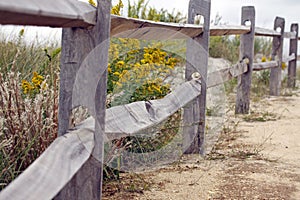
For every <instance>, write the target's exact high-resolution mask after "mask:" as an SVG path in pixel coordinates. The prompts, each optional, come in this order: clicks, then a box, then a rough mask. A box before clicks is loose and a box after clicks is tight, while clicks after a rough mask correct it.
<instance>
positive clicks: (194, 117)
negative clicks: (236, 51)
mask: <svg viewBox="0 0 300 200" xmlns="http://www.w3.org/2000/svg"><path fill="white" fill-rule="evenodd" d="M210 8H211V1H210V0H191V1H190V2H189V12H188V23H189V24H194V21H195V17H196V16H197V15H201V16H202V17H203V18H204V24H203V33H202V34H201V35H199V36H198V37H195V38H193V39H189V40H188V41H187V51H186V58H187V63H186V71H185V79H186V80H187V81H188V80H190V79H191V75H192V74H193V73H195V72H197V73H199V74H200V75H201V82H202V85H201V95H200V96H199V97H198V98H196V99H195V100H194V101H192V102H191V103H190V104H188V105H187V106H186V107H185V108H184V111H183V127H184V128H183V132H184V136H183V151H184V152H185V153H187V154H192V153H197V154H199V153H200V154H201V155H204V154H205V114H206V88H207V86H206V83H207V66H208V45H209V36H210Z"/></svg>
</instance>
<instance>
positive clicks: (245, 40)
mask: <svg viewBox="0 0 300 200" xmlns="http://www.w3.org/2000/svg"><path fill="white" fill-rule="evenodd" d="M247 21H250V22H251V33H250V34H244V35H241V45H240V60H243V59H245V58H247V59H248V61H249V62H248V71H247V72H246V73H244V74H242V75H241V76H239V77H238V86H237V97H236V104H235V113H236V114H247V113H249V109H250V89H251V79H252V70H253V59H254V35H255V8H254V7H253V6H249V7H243V8H242V22H241V23H242V24H245V23H246V22H247Z"/></svg>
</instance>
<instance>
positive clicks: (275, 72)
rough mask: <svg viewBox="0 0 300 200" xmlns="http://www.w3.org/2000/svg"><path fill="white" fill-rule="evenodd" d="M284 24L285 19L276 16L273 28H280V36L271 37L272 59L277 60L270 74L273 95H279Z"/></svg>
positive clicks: (271, 93)
mask: <svg viewBox="0 0 300 200" xmlns="http://www.w3.org/2000/svg"><path fill="white" fill-rule="evenodd" d="M284 25H285V20H284V19H283V18H281V17H276V19H275V22H274V30H276V31H278V29H280V36H274V37H273V47H272V60H278V66H277V67H276V68H272V69H271V74H270V95H273V96H279V95H280V88H281V64H282V52H283V39H284ZM276 56H277V58H276Z"/></svg>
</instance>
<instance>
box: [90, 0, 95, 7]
mask: <svg viewBox="0 0 300 200" xmlns="http://www.w3.org/2000/svg"><path fill="white" fill-rule="evenodd" d="M89 4H91V5H92V6H95V7H96V6H97V5H96V2H95V1H94V0H89Z"/></svg>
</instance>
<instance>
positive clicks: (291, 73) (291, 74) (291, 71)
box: [288, 24, 299, 88]
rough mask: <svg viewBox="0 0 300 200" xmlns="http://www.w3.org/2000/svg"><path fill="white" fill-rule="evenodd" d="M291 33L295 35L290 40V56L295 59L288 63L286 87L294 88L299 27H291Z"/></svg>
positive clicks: (293, 25) (295, 25)
mask: <svg viewBox="0 0 300 200" xmlns="http://www.w3.org/2000/svg"><path fill="white" fill-rule="evenodd" d="M291 32H294V33H296V37H295V38H292V39H290V55H292V54H295V59H294V60H292V61H290V62H289V68H288V87H290V88H294V87H296V71H297V70H296V69H297V57H298V55H297V53H298V34H299V26H298V24H292V25H291Z"/></svg>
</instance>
